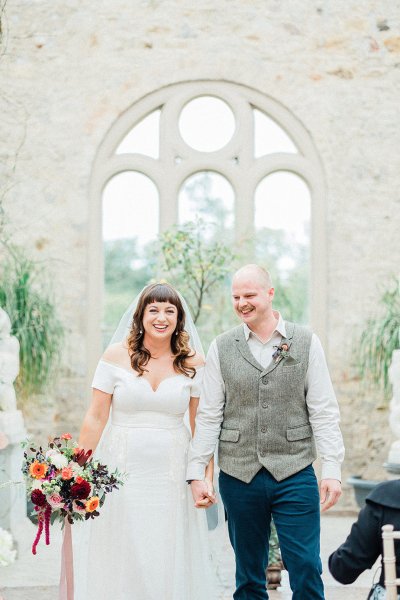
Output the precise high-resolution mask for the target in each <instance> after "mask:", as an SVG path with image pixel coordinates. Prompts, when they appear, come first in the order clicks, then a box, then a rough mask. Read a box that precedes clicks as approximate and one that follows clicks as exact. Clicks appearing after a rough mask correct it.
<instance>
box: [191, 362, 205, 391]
mask: <svg viewBox="0 0 400 600" xmlns="http://www.w3.org/2000/svg"><path fill="white" fill-rule="evenodd" d="M203 376H204V367H198V368H197V369H196V375H195V376H194V377H193V379H192V384H191V386H190V397H191V398H200V395H201V386H202V382H203Z"/></svg>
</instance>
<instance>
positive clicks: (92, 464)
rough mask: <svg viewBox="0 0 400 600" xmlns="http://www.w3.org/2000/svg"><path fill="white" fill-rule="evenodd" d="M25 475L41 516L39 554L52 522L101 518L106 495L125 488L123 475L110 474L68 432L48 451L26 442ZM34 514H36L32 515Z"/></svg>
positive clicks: (39, 522) (37, 539)
mask: <svg viewBox="0 0 400 600" xmlns="http://www.w3.org/2000/svg"><path fill="white" fill-rule="evenodd" d="M24 447H25V452H24V462H23V467H22V472H23V473H24V476H25V482H26V489H27V494H28V497H30V499H31V501H32V503H33V505H34V510H35V512H36V513H37V516H38V530H37V535H36V538H35V540H34V542H33V545H32V553H33V554H36V547H37V545H38V543H39V540H40V538H41V535H42V533H43V529H44V531H45V538H46V544H47V545H48V544H49V543H50V523H54V522H55V521H56V520H58V521H60V522H61V523H62V525H63V526H64V523H65V522H66V521H67V522H68V523H69V524H70V525H72V524H73V523H74V522H76V521H83V520H85V519H94V518H95V517H98V516H99V514H100V512H99V509H100V508H101V507H102V506H103V504H104V500H105V496H106V494H108V493H110V492H112V491H113V490H114V489H118V486H119V485H123V474H122V473H120V472H119V471H118V470H115V471H113V472H110V471H109V470H108V468H107V467H106V466H105V465H101V464H100V463H99V462H98V461H95V460H93V457H92V451H91V450H89V451H87V452H85V451H84V450H83V449H81V448H79V447H78V445H77V444H76V443H75V442H73V441H72V436H71V435H70V434H69V433H64V434H63V435H61V436H60V437H56V438H54V439H53V440H51V441H50V442H49V444H48V448H47V449H43V448H42V447H41V446H40V447H39V448H35V447H33V446H31V444H30V443H29V442H28V441H27V442H24ZM32 514H35V513H32Z"/></svg>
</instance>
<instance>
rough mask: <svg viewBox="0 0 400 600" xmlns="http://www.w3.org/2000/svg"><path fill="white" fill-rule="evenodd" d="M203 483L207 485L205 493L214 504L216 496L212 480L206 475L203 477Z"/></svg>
mask: <svg viewBox="0 0 400 600" xmlns="http://www.w3.org/2000/svg"><path fill="white" fill-rule="evenodd" d="M204 483H205V484H206V486H207V494H208V496H209V498H210V500H211V501H212V503H213V504H215V503H216V502H217V496H216V494H215V490H214V484H213V482H212V480H211V479H209V478H208V477H205V478H204Z"/></svg>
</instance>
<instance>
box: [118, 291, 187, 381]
mask: <svg viewBox="0 0 400 600" xmlns="http://www.w3.org/2000/svg"><path fill="white" fill-rule="evenodd" d="M152 302H169V303H170V304H173V305H174V306H176V308H177V311H178V318H177V323H176V329H175V331H174V333H173V334H172V336H171V351H172V354H173V355H174V357H175V358H174V363H173V366H174V369H175V371H176V372H177V373H182V374H183V375H186V376H188V377H192V378H193V377H194V376H195V374H196V369H195V368H194V367H190V366H188V365H187V359H188V358H190V357H192V356H194V354H195V353H194V352H193V351H192V349H191V348H190V346H189V334H188V333H187V332H186V331H185V329H184V328H185V311H184V310H183V306H182V302H181V300H180V298H179V296H178V294H177V292H176V291H175V290H174V288H173V287H171V286H170V285H168V284H167V283H154V284H152V285H148V286H147V287H146V288H145V289H144V290H143V292H142V293H141V295H140V298H139V301H138V304H137V307H136V310H135V312H134V315H133V321H132V327H131V330H130V332H129V335H128V338H127V341H128V350H129V355H130V359H131V365H132V369H134V370H135V371H137V372H138V373H139V375H138V377H141V376H142V375H143V374H144V372H145V371H147V369H145V366H146V365H147V363H148V362H149V360H150V358H151V354H150V352H149V351H148V349H147V348H146V347H145V346H144V344H143V339H144V328H143V314H144V311H145V308H146V306H147V305H148V304H151V303H152Z"/></svg>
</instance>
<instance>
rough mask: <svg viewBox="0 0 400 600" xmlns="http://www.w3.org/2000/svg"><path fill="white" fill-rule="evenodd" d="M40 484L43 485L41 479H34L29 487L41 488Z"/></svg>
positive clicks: (33, 488) (32, 488)
mask: <svg viewBox="0 0 400 600" xmlns="http://www.w3.org/2000/svg"><path fill="white" fill-rule="evenodd" d="M42 486H43V481H40V480H39V479H34V480H33V481H32V483H31V484H30V486H29V488H30V489H31V490H42Z"/></svg>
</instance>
